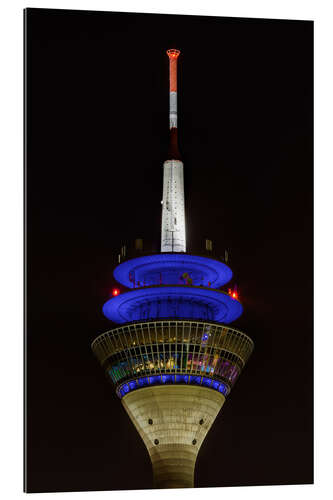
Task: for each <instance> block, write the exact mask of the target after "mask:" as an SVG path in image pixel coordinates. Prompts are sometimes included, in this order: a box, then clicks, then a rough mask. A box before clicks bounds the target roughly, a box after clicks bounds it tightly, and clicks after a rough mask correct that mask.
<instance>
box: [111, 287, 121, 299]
mask: <svg viewBox="0 0 333 500" xmlns="http://www.w3.org/2000/svg"><path fill="white" fill-rule="evenodd" d="M119 293H120V292H119V290H118V288H114V289H113V290H112V295H113V296H114V297H117V295H119Z"/></svg>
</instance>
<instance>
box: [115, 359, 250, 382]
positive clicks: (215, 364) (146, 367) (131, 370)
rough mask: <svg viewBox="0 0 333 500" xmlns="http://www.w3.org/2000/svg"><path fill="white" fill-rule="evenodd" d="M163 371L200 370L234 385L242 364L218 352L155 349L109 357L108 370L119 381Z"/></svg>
mask: <svg viewBox="0 0 333 500" xmlns="http://www.w3.org/2000/svg"><path fill="white" fill-rule="evenodd" d="M162 371H167V372H176V371H184V372H188V373H201V374H207V375H210V376H217V377H219V378H223V379H225V380H227V381H228V382H229V383H230V385H231V386H233V385H234V383H235V382H236V379H237V378H238V376H239V374H240V371H241V369H240V367H239V366H238V365H237V363H236V362H231V361H230V360H228V359H225V358H222V357H219V356H218V355H217V354H214V355H209V354H201V355H199V354H197V353H191V352H183V353H181V352H175V351H173V352H172V351H171V352H167V353H164V354H163V353H156V354H155V355H154V356H148V355H147V354H145V355H143V356H140V357H135V356H133V357H130V358H128V359H121V360H116V359H113V360H112V359H110V364H108V372H109V374H110V376H111V379H112V381H113V382H114V383H115V384H117V383H119V382H120V381H121V380H123V379H126V378H131V377H135V376H138V375H140V374H143V373H149V374H155V373H161V372H162Z"/></svg>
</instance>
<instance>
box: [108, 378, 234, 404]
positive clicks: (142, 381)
mask: <svg viewBox="0 0 333 500" xmlns="http://www.w3.org/2000/svg"><path fill="white" fill-rule="evenodd" d="M166 384H183V385H184V384H189V385H201V386H203V387H209V388H210V389H214V390H215V391H218V392H221V394H223V395H224V396H227V395H228V394H229V392H230V388H229V387H228V386H227V384H223V383H222V382H219V381H218V380H214V379H212V378H209V377H201V376H197V375H184V374H181V373H179V374H178V373H177V374H165V373H163V374H161V375H151V376H148V377H140V378H137V379H135V380H130V381H129V382H125V383H124V384H121V385H120V386H119V387H118V388H117V395H118V397H119V398H120V399H121V398H123V397H124V396H126V394H128V393H129V392H131V391H135V390H137V389H142V388H143V387H148V386H152V385H166Z"/></svg>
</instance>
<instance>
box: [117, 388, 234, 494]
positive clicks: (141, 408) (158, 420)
mask: <svg viewBox="0 0 333 500" xmlns="http://www.w3.org/2000/svg"><path fill="white" fill-rule="evenodd" d="M224 401H225V397H224V396H223V394H221V393H220V392H217V391H214V390H212V389H208V388H205V387H197V386H183V385H169V386H168V385H165V386H155V387H146V388H143V389H139V390H136V391H133V392H131V393H129V394H127V395H126V396H125V397H123V399H122V403H123V406H124V407H125V409H126V411H127V413H128V415H129V417H130V418H131V420H132V422H133V424H134V425H135V427H136V429H137V431H138V432H139V434H140V436H141V437H142V439H143V441H144V443H145V445H146V447H147V450H148V452H149V455H150V459H151V462H152V466H153V474H154V486H155V488H193V487H194V468H195V462H196V459H197V455H198V451H199V449H200V446H201V444H202V442H203V440H204V439H205V437H206V435H207V433H208V431H209V429H210V427H211V426H212V424H213V422H214V420H215V418H216V416H217V414H218V413H219V411H220V409H221V408H222V406H223V403H224Z"/></svg>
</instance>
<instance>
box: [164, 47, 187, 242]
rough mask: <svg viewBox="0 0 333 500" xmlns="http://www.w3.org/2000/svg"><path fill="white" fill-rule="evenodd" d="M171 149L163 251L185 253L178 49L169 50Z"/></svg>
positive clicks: (166, 164) (166, 165)
mask: <svg viewBox="0 0 333 500" xmlns="http://www.w3.org/2000/svg"><path fill="white" fill-rule="evenodd" d="M167 54H168V56H169V69H170V108H169V122H170V148H169V157H168V160H167V161H166V162H164V164H163V200H162V205H163V206H162V232H161V252H186V233H185V201H184V172H183V169H184V168H183V163H182V161H181V160H180V154H179V150H178V138H177V59H178V56H179V54H180V51H179V50H176V49H170V50H168V51H167Z"/></svg>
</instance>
